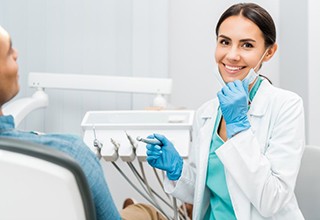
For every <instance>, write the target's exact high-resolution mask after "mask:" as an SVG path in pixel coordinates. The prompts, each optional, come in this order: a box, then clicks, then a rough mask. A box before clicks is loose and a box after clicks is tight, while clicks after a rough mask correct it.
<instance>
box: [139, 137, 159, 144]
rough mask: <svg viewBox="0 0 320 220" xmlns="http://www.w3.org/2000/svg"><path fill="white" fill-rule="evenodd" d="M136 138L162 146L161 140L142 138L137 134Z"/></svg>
mask: <svg viewBox="0 0 320 220" xmlns="http://www.w3.org/2000/svg"><path fill="white" fill-rule="evenodd" d="M136 139H137V141H141V142H144V143H146V144H154V145H159V146H162V143H161V141H159V140H158V139H149V138H142V137H140V136H138V137H137V138H136Z"/></svg>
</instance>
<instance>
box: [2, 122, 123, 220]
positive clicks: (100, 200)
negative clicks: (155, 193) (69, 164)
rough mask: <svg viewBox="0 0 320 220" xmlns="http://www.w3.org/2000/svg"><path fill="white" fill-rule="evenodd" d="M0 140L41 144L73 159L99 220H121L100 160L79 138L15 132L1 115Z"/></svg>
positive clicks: (12, 123) (13, 127)
mask: <svg viewBox="0 0 320 220" xmlns="http://www.w3.org/2000/svg"><path fill="white" fill-rule="evenodd" d="M0 137H8V138H14V139H20V140H24V141H29V142H33V143H38V144H43V145H46V146H48V147H50V148H55V149H57V150H60V151H62V152H64V153H66V154H68V155H69V156H71V157H73V158H74V159H75V160H76V161H77V162H78V163H79V165H80V166H81V168H82V170H83V171H84V174H85V176H86V177H87V180H88V184H89V187H90V190H91V194H92V197H93V200H94V203H95V207H96V213H97V219H98V220H117V219H121V218H120V215H119V213H118V211H117V209H116V207H115V204H114V202H113V199H112V197H111V194H110V191H109V188H108V185H107V183H106V181H105V178H104V173H103V170H102V167H101V165H100V163H99V160H98V159H97V157H96V156H95V155H94V153H93V152H92V151H91V150H90V149H89V148H88V146H87V145H86V144H85V143H84V142H83V141H82V139H81V138H80V137H77V136H74V135H64V134H44V135H38V134H36V133H35V132H25V131H18V130H16V129H15V125H14V120H13V117H12V116H0Z"/></svg>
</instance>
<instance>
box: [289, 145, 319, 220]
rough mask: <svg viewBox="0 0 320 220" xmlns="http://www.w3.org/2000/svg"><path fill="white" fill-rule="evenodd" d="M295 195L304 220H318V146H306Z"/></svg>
mask: <svg viewBox="0 0 320 220" xmlns="http://www.w3.org/2000/svg"><path fill="white" fill-rule="evenodd" d="M295 193H296V196H297V200H298V203H299V207H300V209H301V211H302V214H303V216H304V217H305V219H306V220H318V219H320V146H311V145H307V146H306V149H305V152H304V155H303V157H302V161H301V167H300V171H299V174H298V178H297V184H296V188H295Z"/></svg>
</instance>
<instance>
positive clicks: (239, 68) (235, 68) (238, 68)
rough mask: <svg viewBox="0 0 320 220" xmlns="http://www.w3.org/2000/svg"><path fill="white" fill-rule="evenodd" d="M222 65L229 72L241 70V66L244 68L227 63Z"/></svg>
mask: <svg viewBox="0 0 320 220" xmlns="http://www.w3.org/2000/svg"><path fill="white" fill-rule="evenodd" d="M224 67H225V68H226V70H228V71H230V72H237V71H239V70H242V69H243V68H245V67H243V66H229V65H227V64H224Z"/></svg>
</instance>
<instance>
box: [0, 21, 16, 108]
mask: <svg viewBox="0 0 320 220" xmlns="http://www.w3.org/2000/svg"><path fill="white" fill-rule="evenodd" d="M17 58H18V53H17V51H16V50H15V49H14V48H13V47H12V43H11V38H10V35H9V34H8V32H7V31H6V30H5V29H3V28H2V27H1V26H0V114H2V111H1V106H2V105H3V104H5V103H6V102H8V101H9V100H10V99H12V98H13V97H14V96H15V95H16V94H17V93H18V91H19V84H18V78H19V76H18V64H17Z"/></svg>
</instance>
